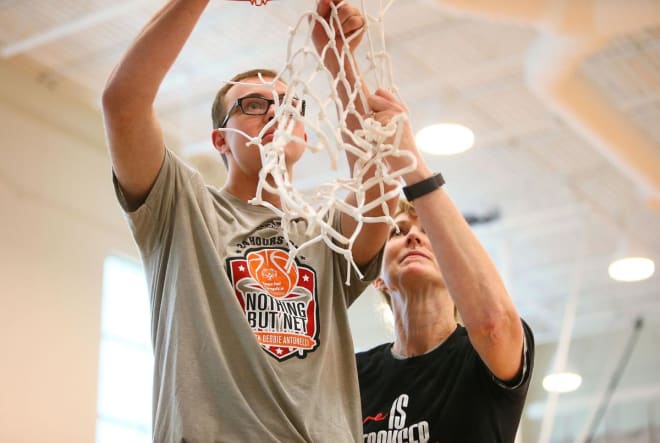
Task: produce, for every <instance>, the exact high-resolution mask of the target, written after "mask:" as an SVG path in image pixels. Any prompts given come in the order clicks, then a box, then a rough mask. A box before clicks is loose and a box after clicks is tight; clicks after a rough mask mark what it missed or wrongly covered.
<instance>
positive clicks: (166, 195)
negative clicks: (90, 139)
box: [112, 149, 204, 255]
mask: <svg viewBox="0 0 660 443" xmlns="http://www.w3.org/2000/svg"><path fill="white" fill-rule="evenodd" d="M194 178H198V179H194ZM193 179H194V180H193ZM112 181H113V185H114V189H115V194H116V196H117V200H118V201H119V205H120V206H121V208H122V210H123V211H124V216H125V217H126V220H127V222H128V225H129V228H130V229H131V232H132V233H133V237H134V239H135V241H136V243H137V244H138V247H139V248H140V251H141V253H142V254H143V255H148V254H150V253H151V252H152V251H153V250H154V249H155V248H156V247H157V246H158V244H159V242H160V240H161V239H162V236H163V234H164V232H167V230H168V229H169V225H171V223H172V214H173V211H174V208H175V206H176V201H177V198H178V197H179V195H180V194H181V193H182V192H184V191H183V190H184V189H186V188H191V187H195V186H197V187H202V188H203V186H204V184H203V180H201V177H199V173H198V172H197V171H195V170H194V169H192V168H190V167H189V166H188V165H186V164H185V163H184V162H183V161H182V160H181V159H180V158H178V157H177V156H176V155H175V154H174V153H173V152H172V151H171V150H169V149H165V156H164V158H163V164H162V165H161V167H160V171H159V172H158V176H157V177H156V181H155V182H154V185H153V186H152V188H151V190H150V191H149V194H148V195H147V198H146V199H145V201H144V203H142V204H141V205H140V206H139V207H137V208H131V207H130V206H129V204H128V202H127V200H126V197H125V196H124V193H123V191H122V189H121V186H120V185H119V181H118V180H117V177H116V176H115V175H114V172H113V177H112ZM193 192H194V190H193Z"/></svg>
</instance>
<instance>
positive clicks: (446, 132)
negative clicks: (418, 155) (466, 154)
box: [415, 123, 474, 155]
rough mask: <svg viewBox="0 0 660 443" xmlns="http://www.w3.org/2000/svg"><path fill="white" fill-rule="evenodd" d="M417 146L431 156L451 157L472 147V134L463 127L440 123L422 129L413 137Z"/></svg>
mask: <svg viewBox="0 0 660 443" xmlns="http://www.w3.org/2000/svg"><path fill="white" fill-rule="evenodd" d="M415 141H416V142H417V146H418V147H419V149H421V150H422V151H423V152H426V153H428V154H433V155H453V154H459V153H461V152H463V151H467V150H468V149H470V148H471V147H472V146H473V145H474V133H473V132H472V131H471V130H470V129H469V128H467V127H465V126H463V125H458V124H455V123H440V124H437V125H430V126H427V127H425V128H422V129H421V130H419V132H417V135H416V136H415Z"/></svg>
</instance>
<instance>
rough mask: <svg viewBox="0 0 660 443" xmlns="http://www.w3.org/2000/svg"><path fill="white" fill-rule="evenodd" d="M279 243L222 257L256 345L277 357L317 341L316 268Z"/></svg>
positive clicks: (305, 349) (283, 357)
mask: <svg viewBox="0 0 660 443" xmlns="http://www.w3.org/2000/svg"><path fill="white" fill-rule="evenodd" d="M288 261H289V253H288V251H287V250H286V249H282V248H268V247H266V248H260V249H250V250H248V251H246V252H245V253H244V256H242V257H234V258H229V259H227V269H228V272H229V278H230V281H231V283H232V286H233V287H234V294H235V295H236V298H237V299H238V302H239V304H240V305H241V309H242V310H243V313H244V314H245V318H246V320H247V322H248V324H249V325H250V327H251V328H252V331H254V335H255V336H256V338H257V341H258V342H259V343H260V344H261V347H262V348H263V349H264V350H265V351H266V352H267V353H268V354H270V355H271V356H273V357H275V358H276V359H278V360H280V361H283V360H286V359H288V358H290V357H293V356H294V355H297V356H298V358H305V356H306V354H307V353H308V352H310V351H313V350H314V349H316V347H317V346H318V321H317V320H318V318H317V316H318V302H317V294H316V273H315V272H314V270H313V269H311V268H309V267H307V266H305V265H303V264H301V263H300V262H299V261H298V259H297V258H296V259H294V260H291V263H290V266H288V267H287V262H288Z"/></svg>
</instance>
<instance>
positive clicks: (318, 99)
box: [221, 0, 416, 284]
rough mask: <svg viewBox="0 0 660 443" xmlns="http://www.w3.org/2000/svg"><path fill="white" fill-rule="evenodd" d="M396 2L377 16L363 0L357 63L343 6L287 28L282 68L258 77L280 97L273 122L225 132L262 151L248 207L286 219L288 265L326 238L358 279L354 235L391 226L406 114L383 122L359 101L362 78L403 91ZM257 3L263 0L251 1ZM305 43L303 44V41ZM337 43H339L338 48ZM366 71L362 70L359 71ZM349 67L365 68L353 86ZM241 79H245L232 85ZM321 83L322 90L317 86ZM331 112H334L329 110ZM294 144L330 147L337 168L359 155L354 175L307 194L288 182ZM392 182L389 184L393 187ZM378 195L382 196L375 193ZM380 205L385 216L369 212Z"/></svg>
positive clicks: (352, 69)
mask: <svg viewBox="0 0 660 443" xmlns="http://www.w3.org/2000/svg"><path fill="white" fill-rule="evenodd" d="M394 1H395V0H389V1H388V2H386V3H385V4H384V3H383V1H381V2H380V5H379V11H378V14H376V15H372V14H367V11H366V6H365V1H364V0H361V12H362V15H363V17H365V27H364V32H365V36H364V38H366V41H367V55H366V57H365V60H364V61H363V64H364V66H359V63H358V59H357V57H355V56H353V54H352V53H351V52H350V49H348V48H349V47H350V44H351V42H352V41H353V40H354V39H356V38H358V37H359V36H358V34H353V35H349V36H346V35H344V34H343V33H342V32H341V30H340V29H336V24H337V23H339V17H338V13H337V11H338V9H339V8H340V7H341V6H342V5H343V4H344V3H345V2H341V3H340V4H337V5H336V4H331V11H330V18H329V19H328V20H327V21H326V20H325V19H324V18H323V17H321V16H319V15H318V14H317V13H316V12H315V11H306V12H305V13H303V14H302V15H301V16H300V17H299V18H298V20H297V21H296V23H295V24H294V25H293V26H292V27H291V28H290V29H289V41H288V43H287V49H286V62H285V64H284V67H283V68H282V69H281V70H280V71H278V72H279V73H278V75H277V76H276V78H275V79H272V80H270V81H265V80H264V79H263V77H262V76H261V75H260V76H259V79H260V81H261V82H262V83H263V85H265V86H266V87H267V88H268V89H269V90H270V91H271V92H272V93H273V100H274V101H275V112H274V118H273V119H272V120H271V121H269V122H268V123H267V124H266V125H265V127H264V128H263V129H262V130H261V131H260V133H259V134H258V135H257V136H256V137H250V136H248V134H246V133H244V132H242V131H238V130H236V129H232V128H226V129H221V130H223V131H234V132H237V133H239V134H241V136H243V137H245V138H246V145H247V147H248V148H249V149H251V148H255V147H256V148H258V149H259V152H260V156H261V161H262V168H261V171H260V174H259V183H258V186H257V192H256V195H255V197H254V198H253V199H252V200H250V203H251V204H255V205H262V206H265V207H268V208H270V209H271V210H272V211H273V212H274V213H275V214H276V215H277V216H278V217H280V218H281V221H282V230H283V235H284V238H285V241H286V242H287V244H288V246H289V249H290V251H289V261H288V263H287V267H288V266H290V265H291V264H292V262H293V260H294V258H295V257H296V256H297V255H298V254H299V253H300V252H301V251H303V250H304V249H305V248H307V247H309V246H311V245H313V244H316V243H318V242H320V241H322V242H324V243H325V245H327V246H328V247H329V248H330V249H331V250H332V251H334V252H335V253H337V254H339V255H341V256H342V257H344V259H345V260H346V262H347V265H348V267H349V268H350V267H352V268H353V269H354V270H355V272H356V274H357V275H358V276H359V278H363V274H362V272H361V270H360V269H359V267H358V266H357V264H356V263H355V261H354V260H353V257H352V252H351V251H352V249H353V247H354V245H355V242H356V241H357V238H358V236H359V234H360V232H361V231H362V229H363V228H364V225H365V224H367V223H388V224H390V225H391V226H394V220H393V218H392V214H390V212H389V207H388V205H387V201H388V200H391V199H393V198H397V197H398V196H399V192H400V189H399V188H400V180H401V177H402V176H403V175H404V174H406V173H408V172H410V171H412V170H414V168H415V167H416V161H415V158H414V157H413V156H412V154H410V153H409V152H408V151H407V150H402V149H399V148H400V143H401V139H402V136H403V131H404V127H405V125H406V123H407V118H408V117H407V116H406V115H404V114H400V115H397V116H396V117H394V118H392V119H391V120H390V121H389V122H388V123H387V124H386V125H383V124H381V123H379V122H378V121H377V120H375V119H374V118H373V116H370V115H367V116H365V115H362V114H361V113H360V112H359V110H358V109H357V108H356V103H361V104H365V103H367V97H366V95H365V91H364V88H362V85H361V81H366V80H365V79H367V78H375V82H376V87H382V88H388V89H390V90H391V91H393V92H394V94H395V95H398V93H397V91H396V87H395V86H394V83H393V75H392V67H391V62H390V58H389V56H388V54H387V51H386V48H385V30H384V19H383V18H384V14H385V13H386V12H387V10H389V8H390V6H391V5H392V4H393V2H394ZM251 2H252V3H253V4H257V3H258V0H251ZM265 3H267V0H263V2H262V4H265ZM315 27H317V29H321V30H323V32H325V34H326V37H327V39H328V43H327V44H326V45H325V47H323V48H321V49H320V50H317V49H316V48H315V47H314V46H313V43H312V33H313V31H314V28H315ZM300 40H302V44H301V42H300ZM338 45H339V46H340V47H338ZM327 57H334V58H335V59H336V60H337V63H338V66H339V73H338V74H337V75H334V76H333V74H332V73H331V72H330V71H329V70H328V69H327V68H326V67H325V65H324V63H323V60H325V59H326V58H327ZM360 68H362V69H360ZM347 72H353V73H356V72H361V75H360V76H359V77H358V76H356V80H355V82H354V83H352V82H351V81H349V79H348V77H347V75H346V74H347ZM280 78H287V92H286V94H285V95H284V97H283V98H282V99H281V100H280V98H279V97H278V94H277V93H276V92H275V86H276V85H277V84H278V81H279V80H280ZM233 83H234V84H243V82H240V81H239V82H233ZM319 83H320V84H321V88H320V89H322V90H323V91H322V92H318V91H317V89H319V88H316V87H312V86H313V85H316V86H318V85H319ZM337 91H343V92H344V93H345V94H346V96H347V97H348V100H347V102H346V104H344V103H343V102H342V100H341V98H340V95H339V93H338V92H337ZM298 97H300V98H303V97H304V99H305V100H306V102H307V109H308V110H310V109H314V110H316V112H315V113H314V112H307V115H305V116H304V117H303V116H302V115H301V109H300V100H298V99H297V98H298ZM332 114H334V116H333V115H332ZM301 121H302V122H304V125H305V129H306V131H307V133H308V134H309V135H310V137H309V138H310V141H309V142H308V141H306V140H304V139H302V138H300V137H297V136H296V135H294V134H293V132H294V127H295V125H296V124H297V123H298V122H301ZM349 121H353V122H357V123H358V126H359V128H358V129H355V130H351V129H350V125H349ZM275 125H276V130H275V132H274V133H273V139H272V141H271V142H269V143H265V144H262V142H261V141H262V137H263V135H264V134H265V133H266V132H267V131H269V130H270V129H271V128H272V127H273V126H275ZM289 143H299V144H301V145H304V146H305V148H306V149H309V150H310V151H312V152H314V153H318V152H321V151H325V153H326V155H327V156H328V160H329V163H330V169H331V170H332V171H336V170H337V168H338V163H339V161H338V157H339V155H340V154H341V153H342V152H343V153H344V154H346V155H352V156H354V159H355V160H354V163H353V165H352V168H351V171H350V172H351V177H349V178H337V179H334V180H333V181H329V182H327V183H323V184H321V185H319V186H318V187H317V188H316V189H314V190H313V191H312V192H311V193H308V195H304V194H303V193H302V192H300V191H299V190H297V189H296V188H295V187H294V186H293V184H292V181H291V177H290V175H289V172H288V169H287V166H286V161H285V148H286V146H287V145H288V144H289ZM388 157H390V158H391V157H407V158H408V159H409V160H410V161H409V166H407V167H405V168H403V169H399V170H390V167H389V166H388V162H387V158H388ZM389 187H393V188H392V189H388V188H389ZM265 193H271V194H277V195H279V197H280V202H279V203H280V204H279V207H278V206H275V205H273V204H272V203H270V202H269V201H267V200H266V199H264V195H265ZM348 193H352V194H353V195H354V196H355V199H354V202H355V203H354V204H351V203H350V202H349V201H348V200H346V199H344V198H343V196H344V195H346V194H348ZM374 193H376V194H378V197H377V198H372V195H373V194H374ZM376 208H380V210H381V211H382V213H383V215H382V216H370V215H367V214H368V213H369V212H370V211H373V210H375V209H376ZM342 216H348V217H351V218H352V219H354V221H355V225H356V226H355V229H354V230H353V232H352V233H351V235H350V236H348V237H347V236H345V235H343V234H342V233H341V232H339V231H338V230H336V229H335V228H334V227H333V221H334V219H335V218H336V217H342ZM300 221H304V222H305V223H306V227H305V229H304V235H300V232H299V230H300V227H299V223H298V222H300ZM350 276H351V273H350V272H347V276H346V284H350V278H351V277H350Z"/></svg>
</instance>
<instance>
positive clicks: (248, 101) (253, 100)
mask: <svg viewBox="0 0 660 443" xmlns="http://www.w3.org/2000/svg"><path fill="white" fill-rule="evenodd" d="M283 100H284V96H283V95H282V96H280V97H279V100H278V103H279V104H282V101H283ZM298 103H300V115H302V116H304V115H305V100H300V99H297V98H295V97H294V98H293V99H292V100H291V105H292V106H294V107H296V108H298ZM274 104H275V100H273V99H269V98H266V97H259V96H248V97H242V98H239V99H238V100H236V102H235V103H234V105H233V106H232V107H231V108H229V112H227V115H226V116H225V119H224V120H223V121H222V124H221V125H220V127H221V128H224V127H225V125H226V124H227V121H228V120H229V117H231V116H232V114H233V113H234V111H236V109H240V110H241V112H243V114H246V115H264V114H266V113H267V112H268V110H269V109H270V107H271V106H272V105H274Z"/></svg>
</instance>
